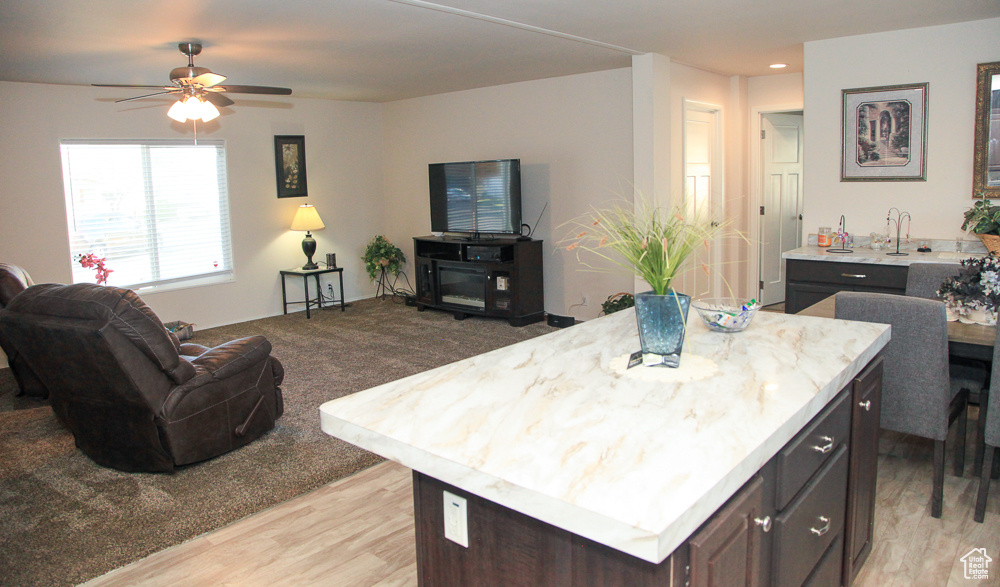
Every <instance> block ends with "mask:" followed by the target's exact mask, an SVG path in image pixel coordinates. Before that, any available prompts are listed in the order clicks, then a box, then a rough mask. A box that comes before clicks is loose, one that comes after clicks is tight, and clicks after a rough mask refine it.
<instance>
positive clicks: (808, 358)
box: [320, 310, 889, 563]
mask: <svg viewBox="0 0 1000 587" xmlns="http://www.w3.org/2000/svg"><path fill="white" fill-rule="evenodd" d="M888 340H889V327H888V326H886V325H880V324H868V323H857V322H845V321H841V320H830V319H825V318H814V317H808V316H789V315H785V314H777V313H771V312H760V313H758V314H757V316H756V317H755V318H754V321H753V323H752V324H751V325H750V327H749V328H748V329H747V330H745V331H744V332H742V333H739V334H721V333H716V332H711V331H709V330H708V329H707V328H706V327H705V326H704V325H703V324H702V322H701V321H700V319H699V318H698V316H697V314H696V312H694V311H692V312H691V314H690V316H689V322H688V334H687V339H686V343H685V348H684V354H683V355H682V366H683V363H684V357H685V356H691V355H697V356H698V357H701V358H704V359H708V360H710V361H712V362H714V363H716V364H717V365H718V367H719V368H718V369H717V370H716V372H715V374H714V375H712V376H710V377H707V378H704V379H701V380H697V381H690V382H687V383H663V382H647V381H642V380H636V379H634V378H632V377H628V376H626V375H619V374H617V373H615V372H613V371H612V370H611V369H609V367H608V365H609V363H610V362H611V360H612V359H615V358H617V357H619V356H621V355H624V354H627V353H631V352H632V351H635V350H638V348H639V339H638V335H637V329H636V324H635V315H634V313H633V311H632V310H627V311H622V312H618V313H615V314H612V315H611V316H606V317H603V318H598V319H596V320H591V321H588V322H585V323H583V324H579V325H577V326H574V327H572V328H567V329H564V330H560V331H558V332H554V333H551V334H548V335H545V336H542V337H539V338H535V339H532V340H528V341H525V342H522V343H518V344H516V345H512V346H509V347H506V348H503V349H499V350H497V351H493V352H490V353H486V354H483V355H479V356H476V357H472V358H470V359H466V360H464V361H459V362H456V363H452V364H450V365H446V366H443V367H440V368H437V369H434V370H431V371H427V372H424V373H420V374H417V375H413V376H410V377H407V378H404V379H401V380H398V381H395V382H392V383H388V384H385V385H382V386H379V387H375V388H372V389H369V390H366V391H362V392H358V393H355V394H353V395H350V396H346V397H343V398H340V399H337V400H334V401H331V402H327V403H325V404H323V405H322V406H321V407H320V416H321V425H322V429H323V431H324V432H326V433H327V434H330V435H332V436H336V437H338V438H341V439H343V440H345V441H347V442H350V443H352V444H355V445H357V446H360V447H362V448H365V449H367V450H370V451H372V452H375V453H377V454H379V455H382V456H384V457H386V458H388V459H391V460H394V461H397V462H399V463H401V464H403V465H405V466H407V467H410V468H412V469H415V470H417V471H420V472H422V473H425V474H427V475H429V476H431V477H435V478H437V479H440V480H442V481H444V482H445V483H449V484H451V485H454V486H456V487H459V488H462V489H464V490H466V491H469V492H471V493H474V494H476V495H479V496H481V497H484V498H486V499H489V500H491V501H494V502H496V503H499V504H501V505H503V506H506V507H508V508H511V509H513V510H516V511H519V512H521V513H524V514H526V515H529V516H531V517H534V518H537V519H539V520H542V521H544V522H547V523H549V524H552V525H554V526H557V527H560V528H563V529H565V530H568V531H570V532H573V533H575V534H578V535H581V536H584V537H587V538H590V539H591V540H594V541H596V542H599V543H602V544H605V545H607V546H610V547H612V548H616V549H618V550H620V551H623V552H626V553H628V554H631V555H633V556H636V557H639V558H641V559H644V560H647V561H650V562H653V563H659V562H661V561H662V560H664V559H665V558H666V557H667V556H668V555H670V553H671V552H673V551H674V549H676V548H677V547H678V546H679V545H680V544H681V543H683V542H684V540H686V539H687V538H688V537H689V536H690V534H691V533H692V532H693V531H694V530H696V529H697V528H698V527H699V526H700V525H701V524H702V523H703V522H704V521H705V520H707V519H708V517H709V516H710V515H711V514H712V513H713V512H715V511H716V510H717V509H718V508H719V507H720V506H721V505H722V504H724V503H725V502H726V501H727V500H728V499H729V497H731V496H732V495H733V494H734V493H735V492H736V491H737V490H738V489H739V488H740V487H741V486H742V485H743V484H744V483H745V482H746V481H747V480H748V479H749V478H750V477H751V476H752V475H753V474H754V473H755V472H756V471H757V470H758V469H759V468H760V467H762V466H763V465H764V464H765V463H766V462H767V461H768V460H769V459H770V458H771V457H772V456H773V455H774V454H775V453H776V452H777V451H778V450H779V449H780V448H781V447H782V446H784V445H785V444H786V443H787V442H788V441H789V440H790V439H791V438H792V437H794V436H795V434H796V433H798V432H799V430H800V429H801V428H802V427H803V426H804V425H805V424H806V423H808V422H809V420H811V419H812V418H813V417H814V416H815V415H816V414H818V413H819V411H820V410H821V409H822V408H823V406H825V405H826V404H827V403H828V402H829V401H830V400H831V399H832V398H833V397H834V396H835V395H836V394H837V393H838V392H839V391H840V390H841V389H843V388H844V386H846V385H847V384H848V383H849V382H850V380H851V379H852V378H853V377H854V376H855V375H857V373H858V372H860V370H861V369H862V368H863V367H864V366H865V365H866V364H867V363H868V362H869V361H870V360H871V359H872V358H873V357H874V356H875V355H876V353H877V352H878V351H879V350H880V349H881V348H882V347H883V346H884V345H885V344H886V343H887V342H888ZM428 344H433V341H428ZM414 352H419V349H414ZM692 362H694V360H693V359H692ZM642 368H645V369H660V368H661V367H642Z"/></svg>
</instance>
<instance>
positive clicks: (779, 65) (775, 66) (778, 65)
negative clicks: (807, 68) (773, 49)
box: [768, 63, 788, 69]
mask: <svg viewBox="0 0 1000 587" xmlns="http://www.w3.org/2000/svg"><path fill="white" fill-rule="evenodd" d="M768 67H770V68H771V69H782V68H785V67H788V64H787V63H772V64H771V65H769V66H768Z"/></svg>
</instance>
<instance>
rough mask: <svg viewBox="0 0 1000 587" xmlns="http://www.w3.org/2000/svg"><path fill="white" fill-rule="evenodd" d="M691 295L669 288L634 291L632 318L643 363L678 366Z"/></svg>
mask: <svg viewBox="0 0 1000 587" xmlns="http://www.w3.org/2000/svg"><path fill="white" fill-rule="evenodd" d="M690 306H691V296H687V295H684V294H682V293H677V292H674V291H671V292H670V293H669V294H666V295H662V296H661V295H657V294H655V293H653V292H651V291H647V292H644V293H639V294H635V320H636V322H637V323H638V324H639V343H640V344H641V345H642V363H643V364H644V365H666V366H667V367H679V366H680V364H681V349H682V348H683V346H684V329H685V326H686V324H687V315H688V308H689V307H690Z"/></svg>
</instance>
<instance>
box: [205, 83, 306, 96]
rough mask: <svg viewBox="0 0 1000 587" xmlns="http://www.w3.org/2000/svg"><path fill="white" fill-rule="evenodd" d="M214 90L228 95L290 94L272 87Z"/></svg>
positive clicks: (217, 88) (220, 87) (239, 87)
mask: <svg viewBox="0 0 1000 587" xmlns="http://www.w3.org/2000/svg"><path fill="white" fill-rule="evenodd" d="M213 89H215V90H220V91H223V92H229V93H230V94H277V95H280V96H288V95H290V94H291V93H292V90H291V89H289V88H275V87H272V86H230V85H225V86H216V87H215V88H213Z"/></svg>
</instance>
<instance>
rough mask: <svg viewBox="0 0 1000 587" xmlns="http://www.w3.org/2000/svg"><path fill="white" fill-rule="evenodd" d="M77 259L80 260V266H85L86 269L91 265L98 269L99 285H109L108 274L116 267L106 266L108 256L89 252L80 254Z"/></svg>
mask: <svg viewBox="0 0 1000 587" xmlns="http://www.w3.org/2000/svg"><path fill="white" fill-rule="evenodd" d="M76 260H77V261H79V262H80V266H81V267H83V268H84V269H90V268H91V267H93V268H94V269H95V270H97V284H98V285H107V283H108V275H110V274H111V273H112V272H114V269H108V268H107V267H105V266H104V264H105V263H106V262H107V258H106V257H98V256H97V255H95V254H94V253H87V254H86V255H84V254H80V255H79V256H77V258H76Z"/></svg>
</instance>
